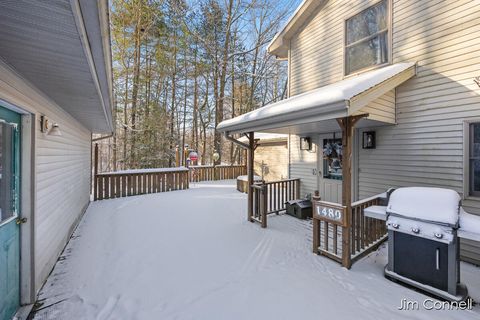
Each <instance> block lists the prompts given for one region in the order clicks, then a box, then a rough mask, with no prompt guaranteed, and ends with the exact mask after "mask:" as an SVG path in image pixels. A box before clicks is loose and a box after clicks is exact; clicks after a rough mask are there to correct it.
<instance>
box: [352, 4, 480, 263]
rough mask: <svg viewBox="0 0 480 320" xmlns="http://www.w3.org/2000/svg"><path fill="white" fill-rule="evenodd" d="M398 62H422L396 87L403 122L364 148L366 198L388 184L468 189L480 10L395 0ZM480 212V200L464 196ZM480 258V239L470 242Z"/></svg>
mask: <svg viewBox="0 0 480 320" xmlns="http://www.w3.org/2000/svg"><path fill="white" fill-rule="evenodd" d="M393 10H394V20H393V24H394V29H393V30H394V33H393V62H394V63H395V62H401V61H418V69H417V76H416V77H414V78H413V79H411V80H409V81H408V82H406V83H405V84H403V85H402V86H400V87H398V88H397V90H396V107H397V123H398V125H397V126H392V127H384V128H381V129H377V149H376V150H362V149H360V157H359V158H360V163H359V196H360V198H362V197H367V196H370V195H372V194H375V193H377V192H380V191H383V190H385V188H386V187H399V186H410V185H426V186H438V187H447V188H451V189H454V190H455V191H457V192H459V193H461V194H463V192H464V190H463V186H464V181H463V171H464V167H463V161H464V159H463V157H464V150H463V140H464V136H463V121H464V120H468V119H471V118H476V117H479V116H480V88H479V87H478V86H477V85H476V84H475V83H474V82H473V77H474V76H478V75H479V72H480V55H478V50H479V49H480V7H479V6H478V4H476V5H475V4H474V2H472V1H455V2H449V1H447V2H445V1H428V2H426V1H425V2H418V3H412V2H408V3H407V2H405V1H394V6H393ZM463 204H464V207H465V209H466V210H467V211H470V212H472V213H476V214H480V201H479V199H474V198H468V197H467V199H465V200H464V201H463ZM461 247H462V257H463V259H465V260H467V261H471V262H475V263H479V262H480V244H479V243H478V242H473V241H462V246H461Z"/></svg>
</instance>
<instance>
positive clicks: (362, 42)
mask: <svg viewBox="0 0 480 320" xmlns="http://www.w3.org/2000/svg"><path fill="white" fill-rule="evenodd" d="M388 17H389V15H388V0H382V1H380V2H379V3H377V4H375V5H373V6H371V7H369V8H367V9H365V10H363V11H362V12H360V13H358V14H356V15H355V16H353V17H351V18H349V19H348V20H347V21H346V26H345V28H346V30H345V75H348V74H351V73H353V72H355V71H359V70H362V69H365V68H368V67H372V66H375V65H381V64H385V63H387V62H388V25H389V23H388Z"/></svg>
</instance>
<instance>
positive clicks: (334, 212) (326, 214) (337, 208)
mask: <svg viewBox="0 0 480 320" xmlns="http://www.w3.org/2000/svg"><path fill="white" fill-rule="evenodd" d="M314 207H315V211H314V212H315V214H314V218H316V219H318V220H322V221H327V222H331V223H334V224H337V225H341V226H345V207H344V206H342V205H340V204H336V203H332V202H326V201H315V202H314Z"/></svg>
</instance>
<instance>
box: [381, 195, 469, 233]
mask: <svg viewBox="0 0 480 320" xmlns="http://www.w3.org/2000/svg"><path fill="white" fill-rule="evenodd" d="M459 208H460V196H459V195H458V193H457V192H455V191H453V190H450V189H442V188H428V187H406V188H399V189H396V190H395V191H393V193H392V194H391V196H390V199H389V201H388V206H387V213H388V214H393V215H398V216H403V217H407V218H410V219H417V220H423V221H430V222H436V223H441V224H447V225H450V226H457V223H458V214H459Z"/></svg>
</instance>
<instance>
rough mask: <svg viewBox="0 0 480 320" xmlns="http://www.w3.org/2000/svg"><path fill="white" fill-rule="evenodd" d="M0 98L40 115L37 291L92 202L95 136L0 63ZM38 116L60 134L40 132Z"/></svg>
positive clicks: (36, 157)
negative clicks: (46, 120) (92, 146)
mask: <svg viewBox="0 0 480 320" xmlns="http://www.w3.org/2000/svg"><path fill="white" fill-rule="evenodd" d="M0 99H2V100H5V101H7V102H9V103H11V104H13V105H16V106H18V107H20V108H22V109H24V110H25V111H27V112H30V113H32V114H34V115H35V117H36V120H35V121H36V125H35V150H34V151H33V152H34V154H35V159H34V161H35V173H34V180H35V195H34V197H35V210H34V211H35V212H34V224H35V238H34V242H35V244H34V250H35V256H34V260H35V262H34V264H35V290H38V289H39V288H40V286H41V285H42V283H43V281H44V280H45V279H46V277H47V276H48V274H49V273H50V271H51V269H52V268H53V266H54V264H55V262H56V260H57V258H58V256H59V255H60V253H61V251H62V249H63V247H64V246H65V244H66V242H67V241H68V239H69V237H70V234H71V232H72V230H73V228H74V227H75V226H76V224H77V221H78V219H79V218H80V217H81V215H82V213H83V212H84V210H85V208H86V206H87V205H88V203H89V201H90V161H91V160H90V154H91V153H90V140H91V134H90V132H89V131H88V130H87V129H86V128H84V127H83V126H82V125H81V124H80V123H79V122H78V121H76V120H75V119H74V118H73V117H72V116H70V115H69V114H68V113H66V112H65V111H64V110H63V109H61V108H59V107H58V106H57V105H56V104H55V103H54V102H52V101H51V100H49V99H48V98H46V97H45V96H44V95H43V94H42V93H41V92H40V91H38V90H37V89H35V88H33V87H32V86H30V85H29V84H27V83H26V82H25V81H24V80H23V79H22V78H21V77H20V76H19V75H18V74H16V72H15V71H13V70H12V69H10V68H9V67H8V66H6V65H5V64H4V63H3V62H1V61H0ZM40 115H45V116H47V117H48V118H49V119H50V121H51V122H55V123H58V124H59V127H60V131H61V133H62V136H49V135H46V134H43V133H41V132H40V121H39V119H40ZM22 161H29V159H22Z"/></svg>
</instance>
